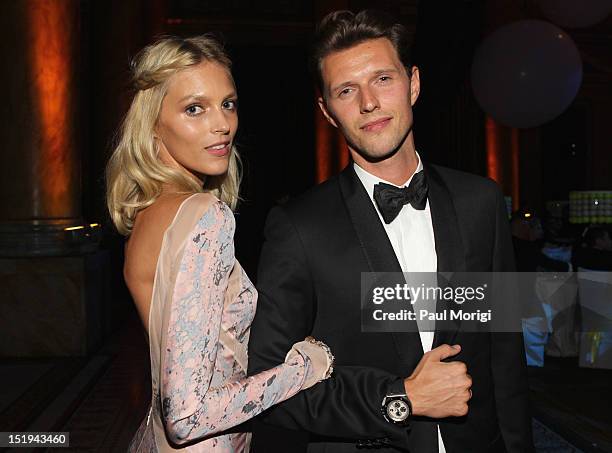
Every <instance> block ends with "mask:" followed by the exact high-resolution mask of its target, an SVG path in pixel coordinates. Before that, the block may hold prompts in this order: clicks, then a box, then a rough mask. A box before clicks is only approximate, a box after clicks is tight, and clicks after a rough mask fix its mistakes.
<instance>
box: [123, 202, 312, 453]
mask: <svg viewBox="0 0 612 453" xmlns="http://www.w3.org/2000/svg"><path fill="white" fill-rule="evenodd" d="M234 229H235V222H234V215H233V213H232V211H231V210H230V209H229V208H228V207H227V205H225V204H224V203H223V202H221V201H218V200H217V199H216V198H214V197H213V196H212V195H210V194H194V195H192V196H191V197H189V198H187V199H186V200H185V201H184V202H183V203H182V204H181V206H180V208H179V209H178V211H177V214H176V216H175V218H174V220H173V222H172V224H171V225H170V226H169V227H168V229H167V230H166V232H165V234H164V238H163V242H162V247H161V251H160V255H159V259H158V263H157V268H156V273H155V282H154V287H153V295H152V299H151V309H150V314H149V347H150V356H151V382H152V390H153V398H152V403H151V409H150V410H149V413H148V416H147V417H146V418H145V420H143V422H142V424H141V425H140V428H139V429H138V432H137V433H136V435H135V436H134V438H133V439H132V443H131V445H130V450H129V451H131V452H139V453H140V452H169V451H175V450H176V449H177V448H178V447H181V448H180V449H181V451H188V452H248V450H249V444H250V434H249V433H245V432H234V433H230V434H227V433H223V431H224V430H227V429H228V428H231V427H234V426H237V425H239V424H240V423H242V422H244V421H246V420H249V419H251V418H252V417H254V416H255V415H257V414H259V413H260V412H262V411H263V410H265V409H267V408H268V407H270V406H272V405H274V404H276V403H279V402H281V401H284V400H286V399H287V398H290V397H291V396H293V395H294V394H296V393H297V392H298V391H299V390H301V389H303V388H306V387H307V386H310V385H312V383H308V384H307V381H311V380H310V379H308V377H309V376H310V375H311V374H312V373H315V372H320V368H321V367H322V366H324V365H323V364H321V363H320V362H321V361H320V360H318V361H317V360H314V361H312V360H310V357H309V356H308V355H307V354H302V353H299V354H290V355H288V359H287V360H286V361H285V363H283V364H281V365H278V366H277V367H275V368H272V369H270V370H267V371H264V372H262V373H259V374H257V375H255V376H251V377H247V376H246V369H247V360H248V359H247V345H248V342H249V329H250V325H251V322H252V320H253V317H254V315H255V308H256V305H257V291H256V290H255V287H254V286H253V284H252V283H251V281H250V280H249V278H248V277H247V275H246V273H245V272H244V270H243V269H242V268H241V267H240V264H239V263H238V262H237V260H236V259H235V257H234V242H233V236H234ZM317 367H318V368H319V370H318V371H317V370H315V368H317ZM185 445H187V446H186V447H185Z"/></svg>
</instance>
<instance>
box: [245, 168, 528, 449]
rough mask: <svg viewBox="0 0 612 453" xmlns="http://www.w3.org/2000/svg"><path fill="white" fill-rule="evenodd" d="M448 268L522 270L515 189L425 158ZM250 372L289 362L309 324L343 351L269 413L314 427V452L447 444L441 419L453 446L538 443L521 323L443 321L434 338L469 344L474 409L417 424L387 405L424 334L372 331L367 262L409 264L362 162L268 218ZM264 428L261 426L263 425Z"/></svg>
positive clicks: (291, 424)
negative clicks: (366, 316) (509, 201)
mask: <svg viewBox="0 0 612 453" xmlns="http://www.w3.org/2000/svg"><path fill="white" fill-rule="evenodd" d="M424 171H425V172H426V176H427V181H428V184H429V194H428V200H429V205H430V209H431V216H432V222H433V230H434V236H435V246H436V253H437V259H438V271H474V272H486V271H514V257H513V250H512V242H511V236H510V232H509V226H508V220H507V216H506V208H505V203H504V199H503V197H502V195H501V193H500V191H499V189H498V187H497V185H496V184H495V183H494V182H493V181H491V180H489V179H486V178H482V177H478V176H474V175H470V174H467V173H463V172H459V171H455V170H451V169H447V168H442V167H438V166H425V168H424ZM265 236H266V240H265V243H264V246H263V250H262V254H261V259H260V264H259V273H258V285H257V286H258V290H259V301H258V307H257V312H256V315H255V319H254V322H253V325H252V329H251V337H250V343H249V373H250V374H252V373H257V372H259V371H261V370H264V369H268V368H271V367H273V366H275V365H276V364H278V363H281V362H283V360H284V357H285V354H286V353H287V351H288V350H289V349H290V348H291V345H292V344H293V343H295V342H297V341H301V340H303V339H304V337H306V336H307V335H313V336H314V337H315V338H317V339H320V340H323V341H325V342H326V343H327V344H328V345H329V346H330V347H331V349H332V351H333V353H334V355H335V356H336V367H335V371H334V375H333V377H332V378H330V379H328V380H326V381H323V382H321V383H319V384H317V385H316V386H314V387H313V388H311V389H308V390H306V391H303V392H300V393H299V394H297V395H296V396H294V397H293V398H291V399H290V400H288V401H286V402H284V403H281V404H279V405H278V406H275V407H273V408H272V409H270V410H269V411H267V412H266V413H264V414H263V415H262V418H263V420H264V421H265V422H266V423H271V424H274V425H278V426H281V427H284V428H291V429H298V430H305V431H308V432H310V436H309V439H310V441H309V446H308V451H309V452H310V451H313V452H318V451H325V452H345V451H347V452H348V451H363V450H362V448H363V447H364V446H366V447H367V445H368V442H369V441H373V443H374V444H376V443H378V445H379V447H380V444H384V445H383V446H382V449H381V450H378V451H398V449H399V450H408V451H411V452H416V453H423V452H426V453H430V452H431V453H434V452H435V453H437V451H438V450H437V448H436V439H437V433H436V427H435V426H436V423H439V425H440V430H441V433H442V438H443V440H444V444H445V446H446V451H447V452H448V453H453V452H461V453H466V452H480V451H483V452H484V451H487V452H488V451H490V452H496V453H498V452H503V451H508V452H528V451H532V448H533V446H532V438H531V419H530V416H529V411H528V389H527V379H526V365H525V355H524V348H523V339H522V335H521V334H514V333H504V334H489V333H465V332H461V331H460V330H459V331H452V330H450V331H440V332H438V331H436V333H435V335H434V344H433V347H436V346H438V345H440V344H443V343H447V344H454V343H459V344H460V345H461V346H462V350H461V352H460V354H458V355H457V356H455V357H454V358H453V360H460V361H463V362H464V363H465V364H466V365H467V368H468V373H469V374H470V375H471V376H472V380H473V386H472V392H473V397H472V399H471V400H470V403H469V412H468V415H467V416H465V417H460V418H456V417H455V418H452V417H450V418H447V419H441V420H433V419H428V418H425V417H421V418H418V417H417V418H415V419H413V421H412V422H411V424H410V427H409V428H402V427H398V426H394V425H391V424H389V423H388V422H386V421H385V420H384V418H383V417H382V414H381V402H382V399H383V396H384V395H385V393H386V391H387V387H388V386H389V385H390V384H392V383H393V382H396V381H398V380H401V379H403V378H405V377H408V376H409V375H410V374H411V373H412V372H413V370H414V369H415V367H416V365H417V363H418V362H419V360H420V359H421V357H422V356H423V349H422V346H421V342H420V338H419V335H418V333H416V332H414V333H367V332H366V333H364V332H362V331H361V312H360V278H361V272H401V268H400V265H399V262H398V260H397V258H396V256H395V253H394V251H393V248H392V246H391V243H390V242H389V239H388V237H387V234H386V232H385V230H384V227H383V225H382V223H381V221H380V219H379V217H378V214H377V213H376V211H375V207H374V206H373V204H372V202H371V200H370V198H369V196H368V194H367V193H366V191H365V189H364V187H363V185H362V184H361V182H360V180H359V178H358V177H357V175H356V174H355V171H354V169H353V166H352V165H349V166H348V167H347V168H346V169H345V170H343V171H342V173H340V174H339V175H338V176H337V177H334V178H332V179H330V180H328V181H326V182H325V183H323V184H320V185H318V186H316V187H314V188H313V189H311V190H310V191H309V192H307V193H306V194H304V195H302V196H301V197H300V198H297V199H295V200H293V201H291V202H290V203H288V204H286V205H283V206H279V207H275V208H274V209H273V210H272V211H271V212H270V214H269V216H268V220H267V223H266V228H265ZM256 435H257V434H256Z"/></svg>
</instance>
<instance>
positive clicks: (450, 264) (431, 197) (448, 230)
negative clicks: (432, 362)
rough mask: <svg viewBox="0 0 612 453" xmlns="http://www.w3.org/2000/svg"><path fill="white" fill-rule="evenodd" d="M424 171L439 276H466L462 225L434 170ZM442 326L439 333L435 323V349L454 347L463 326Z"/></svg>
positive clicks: (450, 322)
mask: <svg viewBox="0 0 612 453" xmlns="http://www.w3.org/2000/svg"><path fill="white" fill-rule="evenodd" d="M424 171H425V175H426V177H427V184H428V187H429V192H428V196H427V198H428V201H429V209H430V211H431V221H432V224H433V230H434V238H435V242H436V255H437V257H438V272H443V273H452V272H465V270H466V266H465V254H464V248H463V241H462V240H461V234H460V233H459V222H458V220H457V213H456V211H455V206H454V204H453V198H452V195H451V193H450V190H449V189H448V187H447V186H446V184H445V183H444V181H443V180H442V178H441V177H440V174H439V173H438V171H437V170H436V168H435V167H434V166H431V165H424ZM451 303H452V302H451ZM443 306H444V305H443V304H441V303H438V304H437V307H438V310H440V309H441V308H442V307H443ZM443 325H444V328H443V329H442V330H438V327H441V326H442V324H441V323H436V332H435V334H434V341H433V347H434V348H435V347H437V346H439V345H440V344H443V343H448V344H452V342H453V341H454V339H455V337H456V335H457V330H458V329H459V325H460V322H459V321H447V322H446V323H443Z"/></svg>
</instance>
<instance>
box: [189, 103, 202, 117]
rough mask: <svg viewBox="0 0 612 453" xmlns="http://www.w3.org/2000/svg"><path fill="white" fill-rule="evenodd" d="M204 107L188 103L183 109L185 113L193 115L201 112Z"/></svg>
mask: <svg viewBox="0 0 612 453" xmlns="http://www.w3.org/2000/svg"><path fill="white" fill-rule="evenodd" d="M203 111H204V109H203V108H202V106H200V105H190V106H189V107H187V108H186V109H185V113H186V114H187V115H189V116H195V115H199V114H200V113H202V112H203Z"/></svg>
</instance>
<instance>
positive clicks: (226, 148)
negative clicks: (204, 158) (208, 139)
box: [206, 143, 230, 156]
mask: <svg viewBox="0 0 612 453" xmlns="http://www.w3.org/2000/svg"><path fill="white" fill-rule="evenodd" d="M206 151H208V153H209V154H212V155H213V156H225V155H226V154H228V153H229V152H230V144H229V143H218V144H216V145H211V146H207V147H206Z"/></svg>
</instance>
